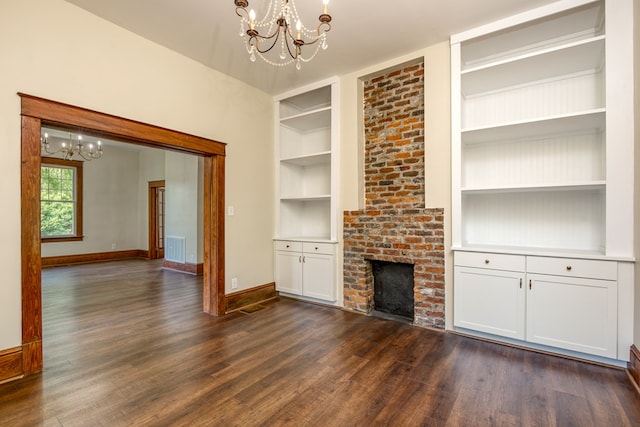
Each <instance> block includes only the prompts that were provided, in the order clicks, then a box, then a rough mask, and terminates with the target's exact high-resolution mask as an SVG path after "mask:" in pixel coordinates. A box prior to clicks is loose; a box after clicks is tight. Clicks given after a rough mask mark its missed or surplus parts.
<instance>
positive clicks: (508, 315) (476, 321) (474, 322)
mask: <svg viewBox="0 0 640 427" xmlns="http://www.w3.org/2000/svg"><path fill="white" fill-rule="evenodd" d="M454 275H455V278H454V280H455V284H456V297H455V300H454V312H455V315H454V324H455V326H457V327H460V328H465V329H472V330H475V331H481V332H486V333H489V334H493V335H499V336H503V337H509V338H516V339H521V340H523V339H524V309H525V304H524V297H525V290H524V289H523V281H524V273H522V272H518V271H500V270H491V269H486V268H467V267H455V270H454Z"/></svg>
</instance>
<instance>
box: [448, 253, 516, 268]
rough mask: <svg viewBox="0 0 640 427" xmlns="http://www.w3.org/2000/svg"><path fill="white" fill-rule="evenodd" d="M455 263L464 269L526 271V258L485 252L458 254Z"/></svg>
mask: <svg viewBox="0 0 640 427" xmlns="http://www.w3.org/2000/svg"><path fill="white" fill-rule="evenodd" d="M454 263H455V265H459V266H463V267H476V268H490V269H493V270H509V271H524V266H525V257H524V256H522V255H505V254H491V253H484V252H456V253H455V256H454Z"/></svg>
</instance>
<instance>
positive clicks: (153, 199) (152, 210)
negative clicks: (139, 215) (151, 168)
mask: <svg viewBox="0 0 640 427" xmlns="http://www.w3.org/2000/svg"><path fill="white" fill-rule="evenodd" d="M158 187H164V180H161V181H149V196H148V200H147V202H148V205H149V224H148V225H149V227H148V229H149V231H148V233H149V236H148V237H149V259H158V258H160V257H159V256H158V247H157V245H156V232H157V230H156V215H157V210H156V209H157V203H158V193H157V191H156V188H158Z"/></svg>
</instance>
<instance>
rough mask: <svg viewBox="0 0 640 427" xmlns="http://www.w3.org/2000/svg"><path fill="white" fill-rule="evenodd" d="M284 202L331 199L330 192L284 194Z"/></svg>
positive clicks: (282, 198) (281, 198)
mask: <svg viewBox="0 0 640 427" xmlns="http://www.w3.org/2000/svg"><path fill="white" fill-rule="evenodd" d="M280 200H281V201H284V202H316V201H325V200H326V201H329V200H331V195H330V194H319V195H317V196H283V197H280Z"/></svg>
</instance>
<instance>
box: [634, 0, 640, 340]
mask: <svg viewBox="0 0 640 427" xmlns="http://www.w3.org/2000/svg"><path fill="white" fill-rule="evenodd" d="M633 22H634V26H633V42H634V46H635V47H634V49H633V52H634V58H633V64H634V65H633V71H634V73H633V74H634V85H633V86H634V87H633V90H634V123H635V144H634V148H635V150H634V156H635V159H634V160H635V161H634V164H635V165H636V166H635V167H634V169H635V186H634V188H635V192H636V194H635V201H634V202H635V203H634V215H633V219H634V249H635V257H636V259H637V258H638V256H640V215H639V214H638V212H640V170H638V165H640V84H639V83H638V82H640V52H639V51H638V49H639V48H640V4H638V2H637V1H635V2H634V3H633ZM634 273H635V307H634V314H635V319H634V322H633V324H634V328H633V343H634V344H635V345H636V347H638V348H640V268H638V265H637V264H636V267H635V272H634Z"/></svg>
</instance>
